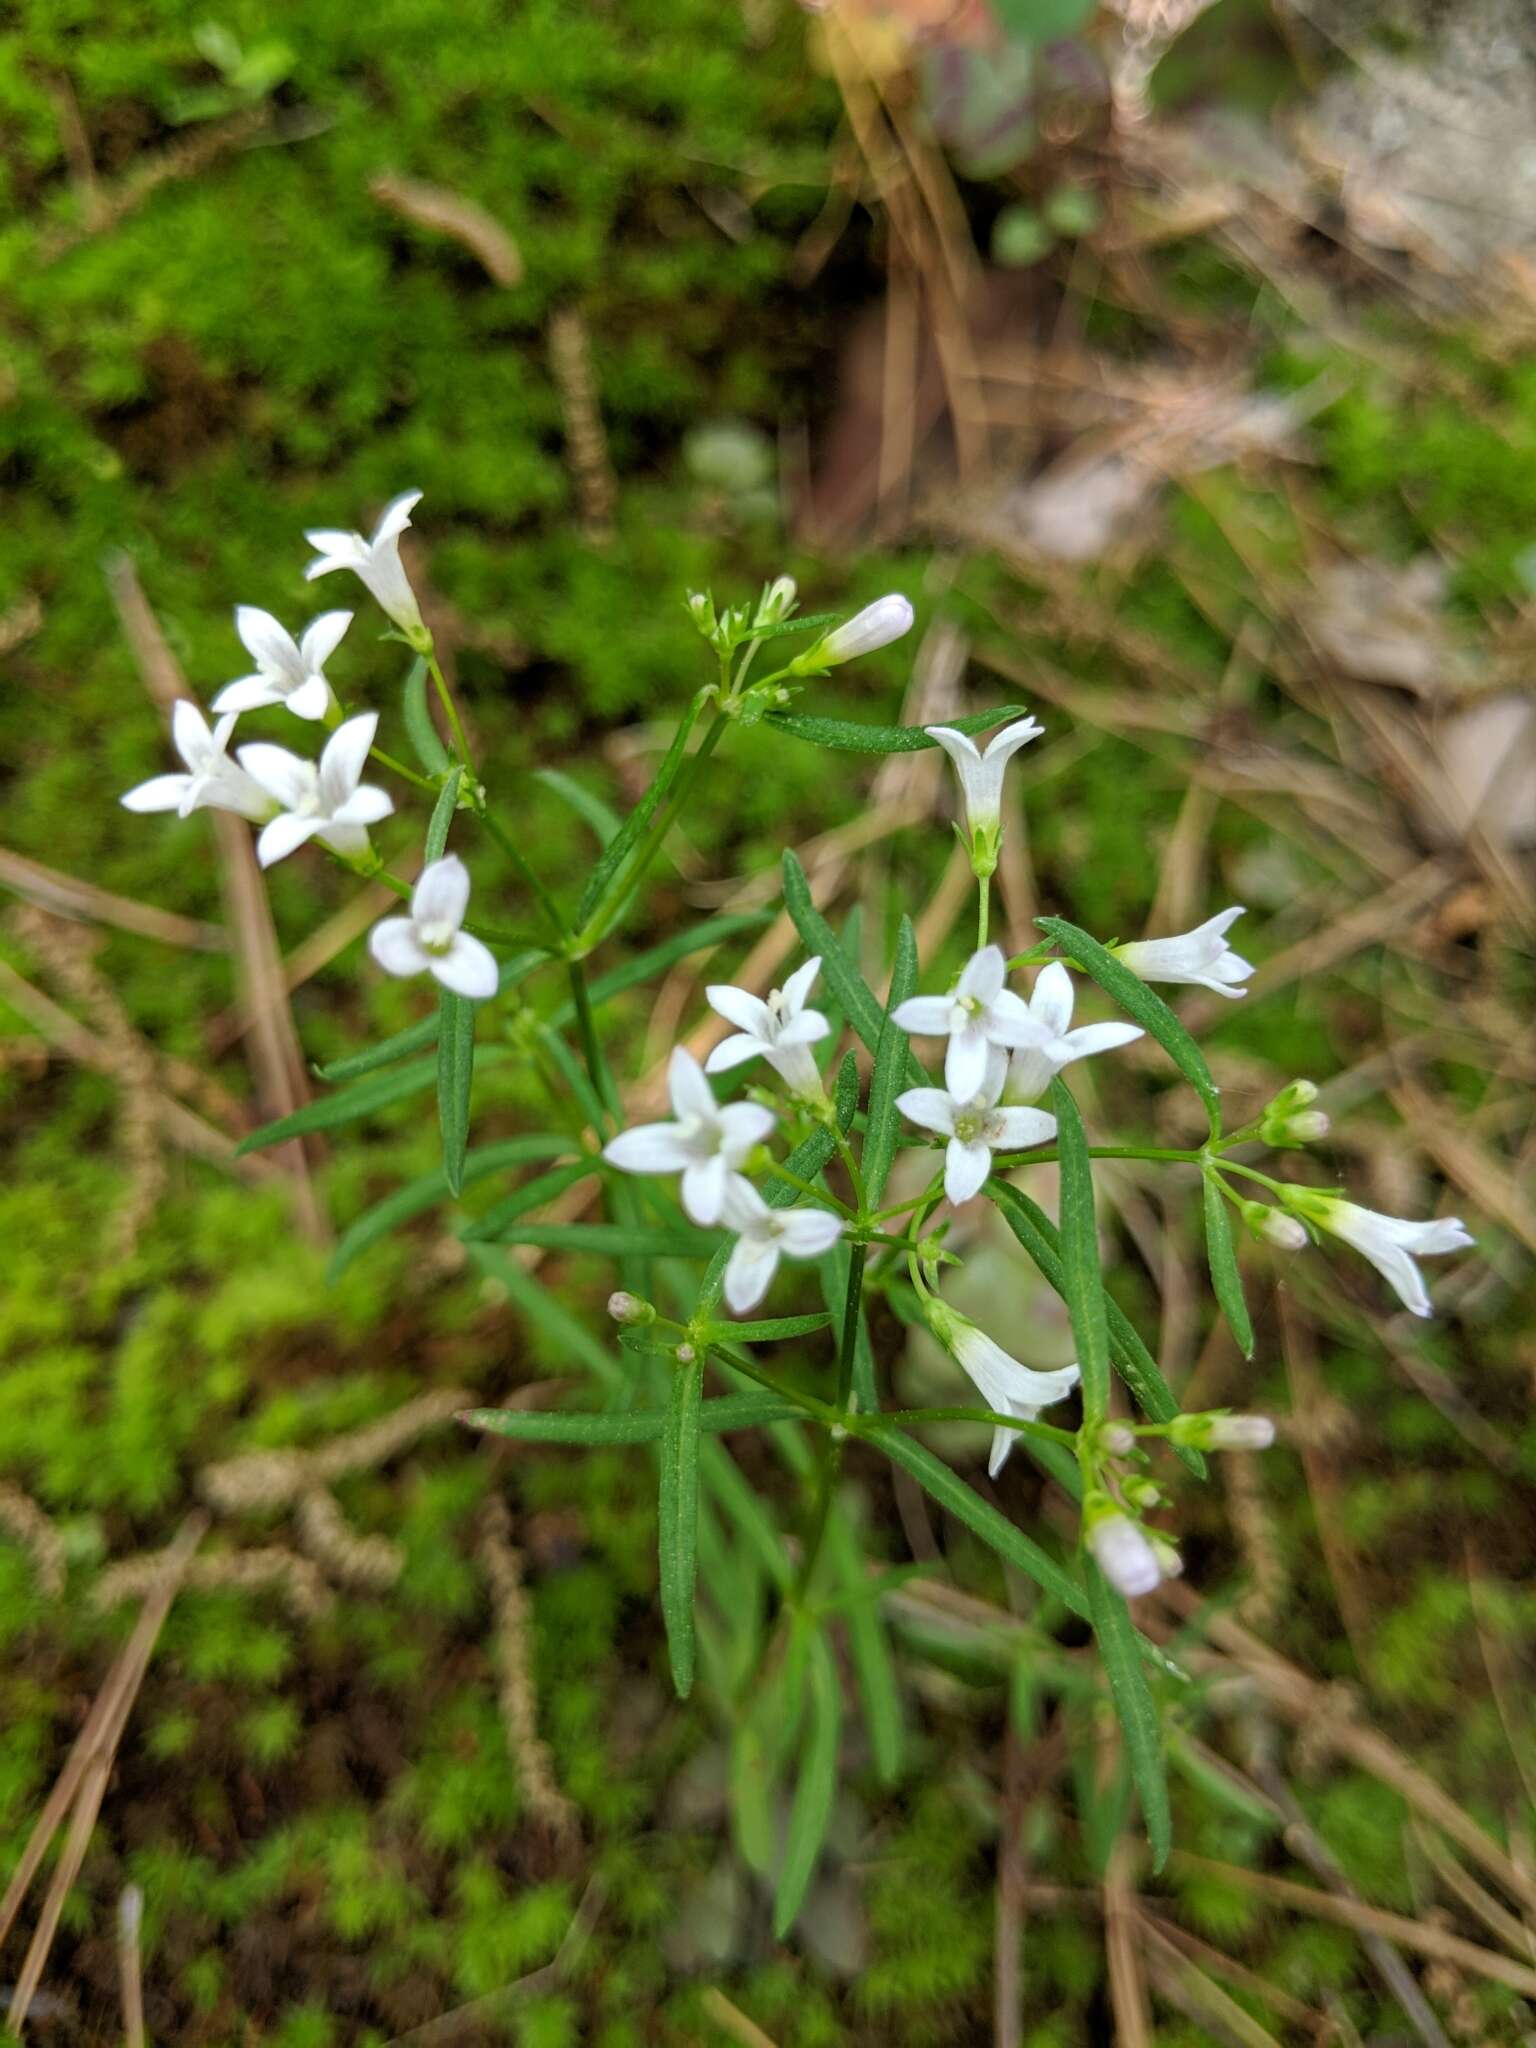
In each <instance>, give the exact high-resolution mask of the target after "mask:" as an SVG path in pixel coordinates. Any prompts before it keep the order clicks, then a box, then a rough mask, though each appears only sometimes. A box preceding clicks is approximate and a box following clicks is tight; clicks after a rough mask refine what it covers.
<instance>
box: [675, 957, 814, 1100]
mask: <svg viewBox="0 0 1536 2048" xmlns="http://www.w3.org/2000/svg"><path fill="white" fill-rule="evenodd" d="M820 972H821V955H820V954H819V953H818V954H815V955H813V957H812V958H811V959H809V960H807V961H806V963H805V965H804V966H803V967H797V968H796V969H795V972H794V973H793V974H792V975H791V976H790V977H789V979H788V981H786V982H785V984H784V986H783V988H781V989H778V988H776V989H770V991H769V993H768V1000H767V1001H766V1002H764V1001H763V999H762V998H761V997H760V996H754V995H749V994H748V992H747V990H746V989H744V988H733V987H732V986H731V985H730V983H729V982H715V983H714V984H713V985H712V986H711V987H709V988H707V989H706V990H705V991H704V993H705V995H706V996H707V997H708V999H709V1006H710V1008H711V1009H712V1010H714V1011H715V1012H716V1013H717V1014H718V1015H719V1016H721V1017H723V1018H724V1019H725V1021H726V1022H727V1023H728V1024H734V1025H735V1026H736V1029H735V1031H734V1032H733V1033H732V1035H731V1036H730V1037H729V1038H722V1039H721V1041H720V1043H719V1044H718V1045H717V1046H716V1047H715V1048H714V1050H713V1051H712V1052H711V1053H710V1055H709V1058H708V1059H707V1060H706V1061H705V1062H704V1071H705V1072H706V1073H707V1074H724V1073H728V1072H729V1071H730V1069H731V1068H732V1067H739V1066H741V1065H742V1064H743V1063H744V1062H745V1061H747V1060H755V1059H765V1060H766V1061H767V1062H768V1064H769V1066H771V1067H772V1068H773V1070H774V1072H775V1073H776V1074H777V1075H778V1076H779V1078H780V1079H781V1080H782V1081H783V1082H784V1083H785V1085H786V1086H787V1087H788V1088H789V1090H790V1092H791V1094H793V1095H797V1096H799V1097H800V1099H801V1100H802V1101H804V1102H818V1101H820V1100H821V1099H822V1097H823V1095H824V1094H825V1090H824V1089H823V1088H822V1085H821V1075H820V1074H819V1073H818V1072H817V1070H816V1062H815V1060H814V1059H813V1058H812V1057H811V1047H812V1046H813V1045H815V1044H816V1043H817V1042H818V1041H819V1040H821V1039H823V1038H825V1037H826V1035H827V1033H828V1032H829V1031H830V1030H831V1029H832V1027H831V1025H830V1024H829V1023H828V1022H827V1020H826V1018H825V1017H824V1016H823V1015H822V1013H821V1011H820V1010H808V1009H807V1008H806V1007H805V1005H806V999H807V997H808V996H809V995H810V993H811V989H812V987H813V986H814V985H815V981H816V977H817V975H818V974H819V973H820Z"/></svg>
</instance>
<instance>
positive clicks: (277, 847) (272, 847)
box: [256, 811, 325, 868]
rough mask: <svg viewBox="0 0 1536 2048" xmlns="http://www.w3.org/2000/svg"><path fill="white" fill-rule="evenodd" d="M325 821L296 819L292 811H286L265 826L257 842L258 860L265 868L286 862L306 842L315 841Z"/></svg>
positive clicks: (319, 819)
mask: <svg viewBox="0 0 1536 2048" xmlns="http://www.w3.org/2000/svg"><path fill="white" fill-rule="evenodd" d="M324 822H325V821H324V820H323V819H321V818H296V817H295V816H294V814H293V812H292V811H284V812H283V813H282V814H281V816H279V817H276V818H273V819H272V821H271V822H270V824H266V825H263V826H262V828H261V836H260V838H259V839H258V840H257V841H256V858H257V860H259V861H260V862H261V865H262V866H263V867H264V868H269V867H271V866H272V864H273V862H274V861H279V860H286V859H287V857H288V855H289V854H290V853H293V852H296V851H297V849H298V848H299V847H301V846H302V845H303V844H304V843H305V841H306V840H309V839H313V838H314V836H315V833H316V832H317V831H318V830H319V828H320V826H321V825H322V824H323V823H324Z"/></svg>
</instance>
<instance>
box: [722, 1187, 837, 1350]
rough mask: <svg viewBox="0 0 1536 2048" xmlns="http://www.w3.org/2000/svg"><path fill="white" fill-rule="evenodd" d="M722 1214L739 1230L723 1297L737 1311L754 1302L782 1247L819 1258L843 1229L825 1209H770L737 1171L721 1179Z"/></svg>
mask: <svg viewBox="0 0 1536 2048" xmlns="http://www.w3.org/2000/svg"><path fill="white" fill-rule="evenodd" d="M724 1220H725V1223H726V1226H727V1228H728V1229H731V1230H735V1231H739V1232H740V1235H739V1236H738V1238H737V1240H736V1243H735V1246H734V1248H733V1249H732V1252H731V1256H730V1258H729V1259H728V1260H727V1261H726V1267H725V1299H726V1302H727V1303H728V1305H729V1307H730V1309H731V1311H732V1313H733V1314H734V1315H738V1316H744V1315H745V1314H746V1313H747V1311H748V1310H749V1309H754V1308H756V1307H757V1304H758V1303H759V1302H760V1301H761V1300H762V1298H763V1296H764V1295H765V1294H766V1293H767V1292H768V1289H769V1287H770V1285H771V1284H772V1281H773V1276H774V1274H775V1273H776V1272H777V1271H778V1267H779V1260H780V1259H781V1258H782V1257H783V1256H784V1255H785V1254H786V1253H787V1254H788V1255H789V1257H790V1258H792V1259H819V1258H820V1257H821V1255H822V1253H823V1252H828V1251H830V1250H831V1249H832V1247H833V1245H834V1244H836V1242H837V1240H838V1238H839V1237H840V1236H841V1235H842V1229H843V1226H842V1221H841V1219H840V1218H839V1217H836V1216H834V1215H833V1214H832V1212H831V1210H830V1209H812V1208H807V1207H800V1208H795V1209H770V1208H769V1206H768V1204H767V1203H766V1202H765V1201H764V1200H763V1198H762V1196H761V1195H760V1194H759V1193H758V1192H757V1189H756V1188H755V1187H753V1185H752V1183H751V1182H750V1181H749V1180H743V1179H742V1178H741V1176H740V1175H739V1174H738V1175H736V1177H735V1178H734V1179H732V1180H731V1181H729V1182H728V1183H727V1184H726V1190H725V1209H724Z"/></svg>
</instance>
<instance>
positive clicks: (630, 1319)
mask: <svg viewBox="0 0 1536 2048" xmlns="http://www.w3.org/2000/svg"><path fill="white" fill-rule="evenodd" d="M608 1313H609V1315H611V1316H612V1317H613V1320H614V1321H615V1322H616V1323H624V1324H627V1325H629V1326H630V1327H631V1328H634V1327H637V1326H638V1325H640V1324H641V1323H654V1322H655V1320H656V1310H655V1307H654V1306H653V1305H652V1303H650V1302H648V1301H642V1300H641V1299H640V1297H639V1295H638V1294H625V1293H623V1292H622V1291H621V1292H620V1293H618V1294H610V1295H609V1297H608Z"/></svg>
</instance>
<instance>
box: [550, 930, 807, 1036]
mask: <svg viewBox="0 0 1536 2048" xmlns="http://www.w3.org/2000/svg"><path fill="white" fill-rule="evenodd" d="M772 916H773V913H772V912H771V911H768V910H742V911H735V912H733V913H732V914H731V915H730V916H729V917H708V918H706V919H705V920H704V922H703V923H702V924H696V925H690V926H689V927H688V929H687V930H686V931H681V932H674V933H673V935H672V937H671V938H670V939H663V940H662V942H661V944H660V945H659V946H648V947H647V948H646V950H645V951H644V952H643V953H637V954H636V955H635V957H634V959H633V960H625V961H623V962H622V963H621V964H620V965H619V966H617V967H612V968H610V969H609V970H608V972H607V973H606V974H600V975H599V976H598V977H597V979H596V980H595V981H594V982H593V983H592V985H591V987H590V988H589V989H588V991H587V994H588V997H589V998H590V1000H591V1003H592V1007H593V1009H594V1010H595V1009H597V1008H599V1007H600V1005H602V1004H603V1003H609V1002H612V1000H613V998H614V997H615V996H619V995H623V993H624V992H625V990H626V989H631V988H635V987H637V986H638V985H639V984H640V983H641V982H646V981H654V980H655V979H656V978H657V976H658V975H662V974H665V973H666V971H667V969H668V968H669V967H675V966H676V964H677V962H678V961H679V960H686V959H687V957H688V955H689V954H690V953H702V952H703V951H704V950H705V948H706V947H709V946H720V945H724V944H725V942H726V941H727V940H728V939H735V938H739V937H740V936H741V934H742V933H743V932H751V931H760V930H761V929H762V927H763V926H764V925H765V924H767V923H769V922H770V920H771V918H772ZM575 1014H576V1006H575V1004H574V1003H571V1002H564V1003H561V1004H560V1006H559V1007H558V1008H557V1009H554V1010H552V1011H551V1012H550V1017H549V1021H550V1023H551V1024H554V1025H556V1026H558V1027H559V1028H561V1029H562V1030H563V1029H564V1027H565V1026H566V1025H567V1024H569V1023H570V1021H571V1019H572V1018H573V1017H574V1016H575Z"/></svg>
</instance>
